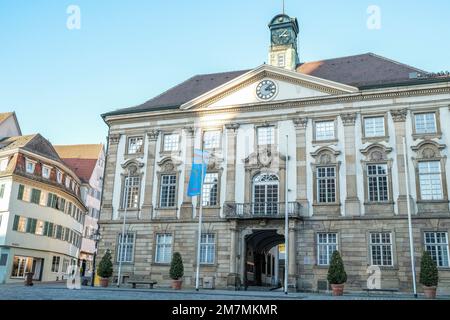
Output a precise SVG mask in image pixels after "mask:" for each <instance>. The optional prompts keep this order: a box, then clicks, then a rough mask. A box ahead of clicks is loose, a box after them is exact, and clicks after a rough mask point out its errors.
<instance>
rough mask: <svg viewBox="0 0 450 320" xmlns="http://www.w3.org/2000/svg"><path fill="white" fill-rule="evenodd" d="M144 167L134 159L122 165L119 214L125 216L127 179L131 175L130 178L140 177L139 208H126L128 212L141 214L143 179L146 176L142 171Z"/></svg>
mask: <svg viewBox="0 0 450 320" xmlns="http://www.w3.org/2000/svg"><path fill="white" fill-rule="evenodd" d="M143 167H144V164H143V163H140V162H139V161H137V160H135V159H132V160H128V161H126V162H125V163H124V164H122V169H123V171H122V173H121V174H120V183H121V184H120V202H119V210H118V211H119V213H122V214H124V212H125V207H124V205H123V204H124V190H125V179H126V178H127V177H128V175H130V177H139V179H140V180H139V190H138V207H137V208H126V211H127V212H139V211H140V210H141V208H140V202H141V191H142V184H143V181H142V178H143V176H144V172H143V171H142V168H143ZM136 217H137V216H136Z"/></svg>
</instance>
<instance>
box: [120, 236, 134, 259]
mask: <svg viewBox="0 0 450 320" xmlns="http://www.w3.org/2000/svg"><path fill="white" fill-rule="evenodd" d="M133 250H134V233H127V234H125V236H123V235H122V234H119V246H118V253H117V262H133Z"/></svg>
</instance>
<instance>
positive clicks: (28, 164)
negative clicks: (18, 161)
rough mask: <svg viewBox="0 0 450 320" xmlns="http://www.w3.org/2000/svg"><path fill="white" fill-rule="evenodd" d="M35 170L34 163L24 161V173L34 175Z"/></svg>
mask: <svg viewBox="0 0 450 320" xmlns="http://www.w3.org/2000/svg"><path fill="white" fill-rule="evenodd" d="M35 168H36V163H35V162H33V161H30V160H27V161H26V171H27V173H29V174H33V173H34V169H35Z"/></svg>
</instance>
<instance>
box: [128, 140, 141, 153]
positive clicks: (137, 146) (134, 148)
mask: <svg viewBox="0 0 450 320" xmlns="http://www.w3.org/2000/svg"><path fill="white" fill-rule="evenodd" d="M143 147H144V139H143V137H130V138H128V154H136V153H141V152H143Z"/></svg>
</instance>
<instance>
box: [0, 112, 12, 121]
mask: <svg viewBox="0 0 450 320" xmlns="http://www.w3.org/2000/svg"><path fill="white" fill-rule="evenodd" d="M13 114H14V113H13V112H3V113H0V123H2V122H3V121H5V120H6V119H8V118H9V117H11V116H12V115H13Z"/></svg>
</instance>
